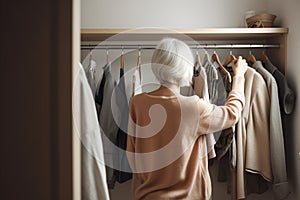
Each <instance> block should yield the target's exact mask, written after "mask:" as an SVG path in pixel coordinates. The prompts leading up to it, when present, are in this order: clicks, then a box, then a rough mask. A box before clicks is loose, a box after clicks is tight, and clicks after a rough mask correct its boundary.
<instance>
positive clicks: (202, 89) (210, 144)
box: [193, 66, 216, 159]
mask: <svg viewBox="0 0 300 200" xmlns="http://www.w3.org/2000/svg"><path fill="white" fill-rule="evenodd" d="M193 86H194V92H195V95H197V96H198V97H200V98H203V100H204V101H207V102H209V94H208V85H207V76H206V73H205V68H204V67H201V66H200V67H199V69H195V71H194V76H193ZM205 137H206V146H207V152H208V159H212V158H214V157H216V152H215V149H214V145H215V144H216V140H215V137H214V135H213V133H208V134H207V135H206V136H205Z"/></svg>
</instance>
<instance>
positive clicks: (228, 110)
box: [198, 76, 245, 134]
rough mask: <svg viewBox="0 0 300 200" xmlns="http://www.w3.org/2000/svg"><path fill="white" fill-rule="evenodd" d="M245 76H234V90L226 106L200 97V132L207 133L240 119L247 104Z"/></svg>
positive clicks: (226, 126)
mask: <svg viewBox="0 0 300 200" xmlns="http://www.w3.org/2000/svg"><path fill="white" fill-rule="evenodd" d="M244 83H245V79H244V77H243V76H234V78H233V84H232V90H231V92H230V93H229V95H228V99H227V101H226V103H225V105H224V106H216V105H214V104H210V103H209V102H206V101H204V100H203V99H199V101H198V108H199V111H200V119H199V127H198V133H199V134H207V133H212V132H216V131H219V130H223V129H226V128H229V127H231V126H233V125H234V124H235V123H237V121H238V120H239V118H240V116H241V112H242V110H243V107H244V105H245V95H244Z"/></svg>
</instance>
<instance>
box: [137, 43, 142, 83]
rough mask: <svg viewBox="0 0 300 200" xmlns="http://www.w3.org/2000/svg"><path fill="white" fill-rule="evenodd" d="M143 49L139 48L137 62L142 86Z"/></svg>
mask: <svg viewBox="0 0 300 200" xmlns="http://www.w3.org/2000/svg"><path fill="white" fill-rule="evenodd" d="M141 54H142V53H141V47H139V50H138V61H137V68H138V70H139V75H140V84H141V83H142V70H141Z"/></svg>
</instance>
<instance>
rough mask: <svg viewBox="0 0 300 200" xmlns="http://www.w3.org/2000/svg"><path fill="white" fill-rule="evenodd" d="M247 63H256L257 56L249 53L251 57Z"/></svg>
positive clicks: (247, 59)
mask: <svg viewBox="0 0 300 200" xmlns="http://www.w3.org/2000/svg"><path fill="white" fill-rule="evenodd" d="M246 61H247V63H249V62H252V63H255V62H256V58H255V56H254V55H253V54H252V52H251V51H249V55H248V57H247V58H246Z"/></svg>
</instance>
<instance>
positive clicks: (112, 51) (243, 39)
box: [81, 28, 289, 199]
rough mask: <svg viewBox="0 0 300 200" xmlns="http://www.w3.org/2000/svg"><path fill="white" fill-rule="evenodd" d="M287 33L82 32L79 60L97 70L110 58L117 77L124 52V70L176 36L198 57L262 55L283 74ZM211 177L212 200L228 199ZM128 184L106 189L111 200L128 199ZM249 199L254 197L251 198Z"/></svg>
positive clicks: (254, 30) (206, 30) (227, 30)
mask: <svg viewBox="0 0 300 200" xmlns="http://www.w3.org/2000/svg"><path fill="white" fill-rule="evenodd" d="M288 31H289V30H288V28H199V29H172V30H167V29H158V28H157V29H133V30H129V29H82V30H81V59H82V63H85V62H87V61H88V58H89V55H92V56H93V57H94V58H96V59H97V62H98V65H99V66H98V67H101V66H103V65H104V64H105V63H106V62H107V59H110V61H111V62H112V63H113V64H112V72H113V73H115V74H116V75H117V73H118V69H119V68H118V67H119V63H120V55H121V52H122V53H123V52H125V57H124V60H125V71H126V67H127V66H129V67H130V68H133V67H135V63H136V62H137V58H138V55H139V52H141V55H142V57H141V58H142V59H141V62H142V63H143V62H145V63H147V62H149V61H150V60H149V55H151V51H153V49H154V47H155V44H156V43H157V42H158V41H159V40H160V39H162V38H164V37H176V38H179V39H181V40H184V41H186V42H187V43H188V44H189V45H190V47H191V48H192V50H193V51H197V52H198V51H199V52H200V56H201V57H202V56H203V52H205V51H207V52H208V53H209V54H210V55H212V53H213V52H217V53H218V54H219V56H220V58H221V62H223V61H225V58H226V57H227V56H228V55H229V54H231V53H233V54H234V55H235V56H238V55H242V56H243V57H247V56H248V55H249V53H253V54H254V55H255V56H256V57H257V59H258V60H259V58H260V56H261V55H262V54H265V55H267V56H268V58H269V59H270V60H271V61H272V63H274V64H275V65H276V66H277V67H278V69H279V70H280V71H281V72H282V73H283V74H286V69H287V36H288ZM108 57H109V58H108ZM128 63H129V64H128ZM126 64H127V65H126ZM83 65H84V64H83ZM142 67H143V66H142ZM100 79H101V77H100ZM146 79H147V77H146ZM147 89H148V90H151V89H149V88H146V90H147ZM257 90H259V88H257ZM211 173H216V168H215V167H211ZM214 176H215V175H212V174H211V178H212V184H213V191H215V192H216V193H218V194H214V199H221V198H223V197H222V195H224V196H226V195H227V196H226V199H230V198H231V197H230V195H229V194H227V193H226V192H227V188H226V187H227V186H225V185H224V184H223V185H222V184H219V183H216V182H215V180H214ZM130 185H131V182H130V181H127V182H125V183H122V184H117V185H116V186H115V188H114V189H112V190H110V196H111V199H120V198H122V199H131V193H130V187H131V186H130ZM215 192H214V193H215ZM269 193H270V192H269ZM263 195H266V196H263V197H259V198H261V199H264V198H269V197H271V196H270V195H271V194H263ZM224 199H225V198H224ZM249 199H257V197H256V196H255V195H254V196H253V195H252V196H251V197H250V198H249Z"/></svg>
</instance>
